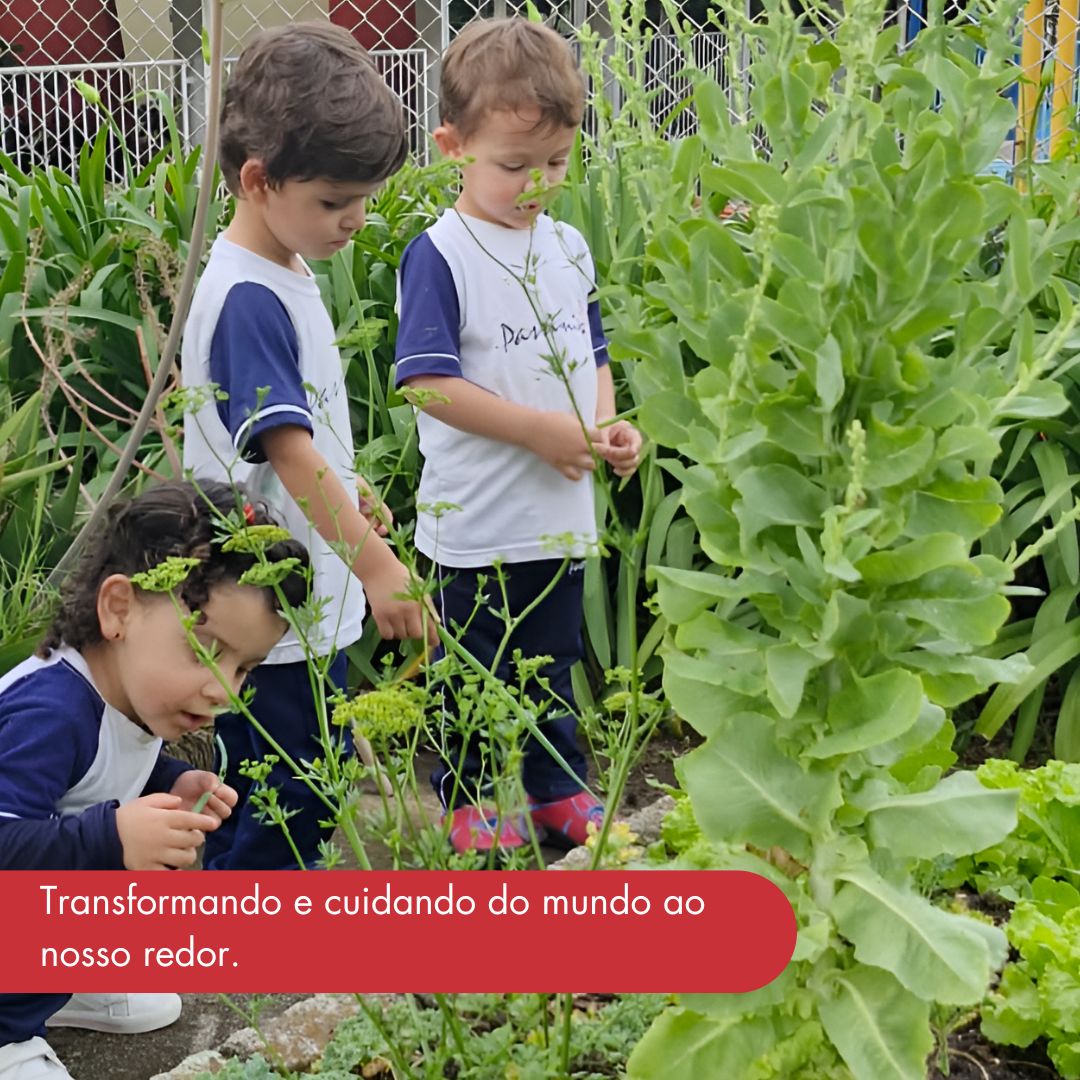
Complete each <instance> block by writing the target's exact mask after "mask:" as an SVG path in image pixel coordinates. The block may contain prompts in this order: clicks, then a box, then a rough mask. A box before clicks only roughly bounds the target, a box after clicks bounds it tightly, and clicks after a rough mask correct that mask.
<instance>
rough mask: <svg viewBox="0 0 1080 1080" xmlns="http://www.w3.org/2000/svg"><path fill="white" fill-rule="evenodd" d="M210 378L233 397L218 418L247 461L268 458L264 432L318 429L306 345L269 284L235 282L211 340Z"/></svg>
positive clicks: (220, 407) (222, 403) (223, 403)
mask: <svg viewBox="0 0 1080 1080" xmlns="http://www.w3.org/2000/svg"><path fill="white" fill-rule="evenodd" d="M210 381H211V382H213V383H215V384H216V385H217V386H218V387H219V388H220V389H221V390H223V391H224V392H225V393H226V394H227V395H228V396H227V397H226V398H225V399H224V400H223V401H219V402H218V405H217V409H218V416H220V417H221V422H222V423H223V424H224V425H225V428H226V430H227V431H228V432H229V435H230V436H231V437H232V441H233V446H235V447H236V449H237V450H238V451H239V452H240V454H241V456H242V457H243V459H244V460H245V461H252V462H259V461H265V460H266V455H265V454H264V453H263V451H262V448H261V446H260V444H259V442H260V440H259V436H260V435H261V434H262V433H263V432H264V431H267V430H269V429H270V428H273V427H278V426H279V425H282V424H293V425H295V426H297V427H302V428H305V429H307V430H308V431H311V430H312V421H311V407H310V406H309V404H308V398H307V392H306V391H305V390H304V382H303V379H302V378H301V377H300V345H299V342H298V340H297V337H296V327H294V326H293V324H292V320H291V319H290V318H289V313H288V312H287V311H286V310H285V305H284V304H282V302H281V300H280V299H278V297H277V296H276V295H275V294H274V293H273V291H272V290H271V289H268V288H267V287H266V286H265V285H257V284H255V283H254V282H250V281H244V282H240V283H239V284H237V285H234V286H233V287H232V288H231V289H230V290H229V294H228V296H226V297H225V302H224V303H223V304H222V305H221V313H220V314H219V315H218V321H217V325H216V326H215V327H214V336H213V337H212V338H211V340H210Z"/></svg>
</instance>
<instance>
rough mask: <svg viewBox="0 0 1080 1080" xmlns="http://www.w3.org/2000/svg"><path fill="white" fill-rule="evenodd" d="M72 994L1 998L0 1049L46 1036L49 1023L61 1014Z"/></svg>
mask: <svg viewBox="0 0 1080 1080" xmlns="http://www.w3.org/2000/svg"><path fill="white" fill-rule="evenodd" d="M70 997H71V995H70V994H0V1046H6V1045H7V1044H8V1043H21V1042H26V1040H27V1039H32V1038H33V1037H34V1036H35V1035H44V1034H45V1021H46V1020H48V1019H49V1017H50V1016H52V1015H53V1013H56V1012H59V1011H60V1010H61V1009H62V1008H63V1007H64V1006H65V1005H66V1004H67V1003H68V999H69V998H70Z"/></svg>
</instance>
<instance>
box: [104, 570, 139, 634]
mask: <svg viewBox="0 0 1080 1080" xmlns="http://www.w3.org/2000/svg"><path fill="white" fill-rule="evenodd" d="M135 602H136V601H135V586H134V585H132V584H131V579H130V578H128V577H125V576H124V575H123V574H110V575H109V576H108V577H107V578H106V579H105V580H104V581H103V582H102V583H101V587H100V588H99V589H98V595H97V616H98V626H99V627H100V628H101V636H102V638H104V639H105V640H106V641H119V640H120V639H121V638H123V636H124V634H125V633H127V628H128V625H129V624H130V622H131V616H132V613H133V612H134V609H135Z"/></svg>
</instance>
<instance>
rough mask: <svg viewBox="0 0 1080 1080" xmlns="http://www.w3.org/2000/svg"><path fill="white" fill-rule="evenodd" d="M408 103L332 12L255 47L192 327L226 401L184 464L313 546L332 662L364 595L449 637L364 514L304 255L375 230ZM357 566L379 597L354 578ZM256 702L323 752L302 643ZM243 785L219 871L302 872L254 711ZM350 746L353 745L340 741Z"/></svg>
mask: <svg viewBox="0 0 1080 1080" xmlns="http://www.w3.org/2000/svg"><path fill="white" fill-rule="evenodd" d="M406 152H407V143H406V135H405V126H404V120H403V114H402V108H401V104H400V102H399V101H398V100H397V99H396V98H395V97H394V95H393V94H392V93H391V91H390V90H389V89H388V88H387V86H386V85H385V83H384V82H383V81H382V79H381V78H380V76H379V74H378V72H377V71H376V70H375V67H374V65H373V63H372V61H371V59H370V58H369V56H368V55H367V53H366V52H365V51H364V50H363V49H362V48H361V47H360V45H359V44H357V42H356V41H355V40H354V39H353V37H352V36H351V35H350V34H349V33H348V32H347V31H345V30H343V29H342V28H340V27H337V26H333V25H331V24H330V23H326V22H323V23H297V24H293V25H290V26H284V27H279V28H276V29H273V30H266V31H263V32H261V33H259V34H257V35H256V36H255V37H254V38H253V39H252V40H251V41H250V42H249V44H248V45H247V46H246V48H245V49H244V50H243V52H242V54H241V56H240V58H239V60H238V61H237V63H236V66H235V68H234V70H233V73H232V76H231V77H230V79H229V82H228V85H227V87H226V90H225V97H224V102H223V104H222V110H221V140H220V159H221V168H222V172H223V173H224V176H225V181H226V183H227V184H228V187H229V190H230V191H231V192H232V194H233V195H234V196H235V198H236V212H235V216H234V217H233V219H232V222H231V223H230V224H229V226H228V228H226V229H225V231H224V232H223V233H222V235H221V236H219V237H218V238H217V240H216V241H215V242H214V245H213V249H212V251H211V254H210V258H209V261H208V263H207V266H206V269H205V271H204V272H203V275H202V278H201V280H200V282H199V286H198V289H197V290H196V293H195V298H194V301H193V303H192V306H191V313H190V315H189V316H188V322H187V326H186V329H185V334H184V347H183V381H184V385H185V386H186V387H188V388H193V387H209V386H211V385H213V386H215V387H217V388H218V390H219V391H222V392H223V394H218V395H216V396H215V395H213V394H205V395H203V398H204V400H202V401H200V402H192V404H191V405H190V406H189V407H190V408H191V410H192V411H191V412H189V414H188V415H187V417H186V420H185V425H184V427H185V430H184V466H185V468H186V469H189V470H191V471H192V473H193V474H194V475H195V476H196V477H197V478H203V477H206V478H211V479H229V480H231V481H233V482H236V483H242V484H244V485H245V487H246V488H247V489H248V490H249V491H251V492H252V493H253V494H254V495H256V496H258V497H260V498H263V499H265V500H266V501H268V502H269V503H270V504H271V505H273V506H275V507H276V508H277V510H278V512H279V513H280V515H281V516H282V518H283V519H284V524H285V526H286V527H287V528H288V529H289V531H290V532H291V533H292V534H293V535H294V536H296V537H297V538H298V539H300V540H301V541H302V542H304V543H305V544H306V546H307V547H308V549H309V550H310V552H311V559H312V565H313V568H314V580H313V585H312V595H313V598H314V600H315V602H316V604H317V605H321V615H320V619H319V621H318V625H317V626H316V627H314V628H313V629H312V630H311V631H310V634H309V644H310V645H311V646H312V647H313V649H314V652H315V654H316V655H317V656H322V657H330V656H332V657H333V660H332V662H331V663H330V665H329V681H330V683H331V684H333V685H334V686H337V687H342V688H344V686H345V669H346V657H345V653H344V649H345V648H346V647H347V646H348V645H350V644H352V643H353V642H354V641H356V640H357V639H358V638H359V637H360V631H361V622H362V619H363V615H364V607H365V602H364V597H365V594H366V597H367V604H368V606H370V609H371V614H372V616H373V617H374V619H375V622H376V624H377V626H378V628H379V631H380V633H382V635H383V636H384V637H398V638H404V637H413V638H418V637H428V638H429V639H431V640H436V637H435V633H434V620H433V618H432V617H431V616H430V615H429V613H428V612H427V610H426V608H425V607H424V606H423V605H422V604H421V603H418V602H417V601H415V600H409V599H407V598H406V597H405V595H404V594H405V593H406V592H407V590H408V589H409V588H410V575H409V572H408V571H407V569H406V568H405V567H404V566H403V565H402V564H401V562H399V561H398V559H397V557H396V556H395V555H394V553H393V551H392V550H391V549H390V547H389V546H388V545H387V544H386V543H385V542H384V541H383V540H382V539H381V537H380V536H379V535H377V532H376V525H375V523H374V522H373V520H371V518H370V517H367V516H365V514H364V513H363V512H362V510H361V506H360V500H359V499H358V494H357V491H358V483H360V484H361V489H362V486H363V485H362V481H360V480H359V478H358V477H357V476H356V475H355V473H354V460H353V442H352V435H351V429H350V419H349V405H348V399H347V396H346V390H345V381H344V375H343V371H342V364H341V357H340V355H339V353H338V349H337V346H336V345H335V336H336V335H335V333H334V327H333V324H332V323H331V320H330V317H329V314H328V312H327V310H326V308H325V306H324V305H323V301H322V298H321V296H320V294H319V288H318V285H317V283H316V281H315V278H314V276H313V275H312V273H311V271H310V270H309V268H308V266H307V263H306V262H305V259H328V258H330V257H331V256H332V255H333V254H334V252H336V251H339V250H341V249H342V248H343V247H345V245H346V244H347V243H348V242H349V239H350V238H351V237H352V235H353V233H355V232H356V231H357V230H359V229H361V228H363V226H364V204H365V200H366V199H367V198H368V197H369V196H370V195H372V194H373V193H374V192H375V191H376V189H377V188H378V187H379V185H380V184H381V183H382V182H383V181H384V180H385V179H386V178H387V177H388V176H390V174H391V173H393V172H395V171H396V170H397V169H398V168H399V166H400V165H401V164H402V162H403V161H404V160H405V155H406ZM353 574H355V576H356V577H357V578H359V580H360V582H362V584H363V591H361V589H360V588H359V586H358V585H357V583H355V582H352V581H351V576H352V575H353ZM249 685H250V686H252V687H253V688H254V690H255V696H254V699H253V701H252V704H251V709H252V712H253V714H254V715H255V717H256V718H257V719H258V720H259V722H260V723H261V724H262V725H263V726H264V727H265V728H266V730H267V731H268V732H269V733H270V735H271V736H272V737H273V738H274V739H276V740H277V742H278V743H279V744H280V745H281V746H282V747H283V748H284V749H285V750H287V751H288V752H289V754H290V755H292V756H293V758H294V759H295V760H298V761H300V760H305V761H310V760H312V759H313V758H315V757H320V756H322V754H323V751H322V750H321V748H320V745H319V742H318V737H319V720H318V714H317V711H316V705H315V696H314V693H313V690H312V686H311V681H310V678H309V674H308V665H307V662H306V660H305V649H304V646H303V644H302V643H301V642H300V641H298V640H297V638H296V636H295V634H293V633H291V632H290V633H289V634H287V635H286V636H285V638H284V639H283V640H282V643H281V644H280V645H279V646H278V647H277V648H275V649H274V650H273V652H272V653H271V654H270V656H269V658H268V660H267V662H266V663H264V664H263V665H261V666H260V667H259V668H258V670H256V671H254V672H253V673H252V674H251V676H250V677H249ZM217 731H218V734H219V735H220V736H221V737H222V739H223V741H224V743H225V746H226V748H227V750H228V760H229V775H228V782H229V783H230V784H231V785H232V786H233V787H235V788H236V789H237V790H238V791H239V792H240V793H241V804H240V806H239V807H238V809H237V813H236V814H234V815H233V817H232V818H231V819H230V821H229V824H228V826H227V827H226V828H224V829H220V830H218V832H217V833H216V834H215V836H214V841H213V843H211V844H208V845H207V846H206V849H205V851H206V854H205V862H204V865H205V866H206V867H207V868H209V869H229V870H269V869H285V868H288V867H294V868H295V867H296V865H297V862H296V857H295V855H294V853H293V850H292V847H291V846H290V844H289V841H288V838H287V837H286V836H285V835H284V833H283V832H282V830H281V829H280V828H278V827H276V826H274V827H271V826H268V825H267V824H265V823H264V822H263V821H262V820H261V819H260V816H259V813H258V811H257V810H255V809H253V808H252V806H251V804H250V801H249V800H248V797H247V796H248V794H249V789H250V780H247V779H246V778H244V777H243V776H241V775H240V774H239V772H238V766H239V765H240V763H241V762H242V761H244V760H245V759H255V760H259V759H262V758H263V757H264V755H266V754H267V753H270V752H271V748H270V746H269V745H268V744H267V743H266V742H265V741H264V740H263V739H262V738H261V737H260V736H259V735H258V734H257V732H256V731H255V730H254V728H253V727H252V726H251V725H250V724H249V723H248V722H247V721H246V720H245V719H244V718H243V717H241V716H237V715H234V714H227V715H224V716H220V717H218V720H217ZM340 745H341V750H342V752H343V753H345V752H349V750H350V740H349V739H348V737H347V735H346V734H344V733H343V734H342V735H341V739H340ZM267 783H268V784H269V785H270V786H271V787H275V788H277V789H278V795H277V800H278V803H279V805H281V806H283V807H284V809H285V811H286V813H287V814H288V815H289V816H288V820H287V826H288V829H289V833H290V835H291V839H292V843H293V844H295V846H296V848H297V850H298V851H299V852H300V855H301V857H302V859H303V861H304V863H305V865H308V866H312V865H314V864H315V862H316V861H317V859H318V857H319V843H320V841H321V840H322V839H324V838H328V835H329V834H328V830H327V829H325V828H324V827H321V826H320V824H319V822H320V819H322V818H323V817H324V816H325V811H324V808H323V805H322V803H321V802H320V800H319V799H318V798H317V797H316V796H315V795H314V794H313V793H312V792H311V791H310V789H309V788H308V787H307V786H306V785H305V784H304V783H303V782H302V781H300V780H298V779H296V778H294V777H293V776H291V775H290V774H289V772H288V770H287V769H285V768H284V767H283V766H281V765H280V764H279V765H276V766H274V767H273V769H272V770H271V772H270V775H269V777H268V779H267Z"/></svg>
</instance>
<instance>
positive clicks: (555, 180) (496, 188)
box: [435, 106, 578, 229]
mask: <svg viewBox="0 0 1080 1080" xmlns="http://www.w3.org/2000/svg"><path fill="white" fill-rule="evenodd" d="M577 132H578V129H577V128H576V127H556V128H553V127H550V126H549V125H541V123H540V110H539V108H536V107H535V106H534V107H530V108H527V109H522V110H520V111H515V112H511V111H509V110H505V109H502V110H497V111H494V112H490V113H488V115H487V116H486V117H485V118H484V121H483V123H482V124H481V126H480V127H479V128H477V130H476V131H474V132H472V134H470V135H468V136H466V137H464V138H462V137H461V135H460V134H459V132H458V131H457V129H456V128H455V127H454V125H453V124H444V125H442V126H441V127H440V128H439V129H438V130H437V131H436V132H435V141H436V143H437V144H438V146H439V149H440V150H441V151H442V152H443V153H444V154H445V155H446V156H447V157H452V158H457V159H459V160H464V161H466V162H467V163H466V164H464V165H463V167H462V170H461V195H460V196H459V198H458V201H457V208H458V210H460V211H461V212H462V213H463V214H468V215H470V216H471V217H476V218H480V220H481V221H490V222H491V223H492V224H495V225H502V226H504V227H505V228H507V229H528V228H530V227H531V226H532V223H533V222H534V221H535V220H536V216H537V214H539V213H540V211H541V210H542V209H543V203H544V197H543V191H544V189H545V188H550V187H553V186H555V185H556V184H559V183H561V182H562V181H563V180H564V179H565V177H566V167H567V163H568V161H569V159H570V151H571V149H572V147H573V145H574V139H575V138H576V137H577ZM537 172H538V173H539V174H540V180H539V181H537V180H536V179H535V177H534V173H537Z"/></svg>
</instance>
